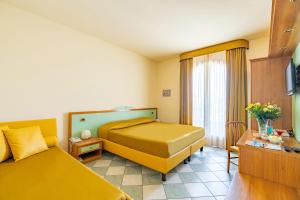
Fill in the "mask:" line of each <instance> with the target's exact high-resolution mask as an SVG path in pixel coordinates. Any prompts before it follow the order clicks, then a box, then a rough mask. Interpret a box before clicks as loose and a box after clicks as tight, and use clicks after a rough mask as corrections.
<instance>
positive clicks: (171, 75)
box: [156, 57, 180, 122]
mask: <svg viewBox="0 0 300 200" xmlns="http://www.w3.org/2000/svg"><path fill="white" fill-rule="evenodd" d="M179 79H180V64H179V57H176V58H171V59H168V60H166V61H163V62H159V63H158V64H157V88H156V89H157V90H156V94H157V107H158V117H159V119H160V120H161V121H166V122H178V121H179ZM163 89H171V96H170V97H163V96H162V90H163Z"/></svg>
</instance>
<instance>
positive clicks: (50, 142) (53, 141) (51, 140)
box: [43, 135, 57, 147]
mask: <svg viewBox="0 0 300 200" xmlns="http://www.w3.org/2000/svg"><path fill="white" fill-rule="evenodd" d="M43 137H44V138H45V141H46V144H47V146H48V147H54V146H56V145H57V137H56V136H54V135H50V136H43Z"/></svg>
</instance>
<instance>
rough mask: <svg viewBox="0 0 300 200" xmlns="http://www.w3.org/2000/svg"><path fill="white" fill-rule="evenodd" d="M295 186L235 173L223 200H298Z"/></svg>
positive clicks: (298, 195)
mask: <svg viewBox="0 0 300 200" xmlns="http://www.w3.org/2000/svg"><path fill="white" fill-rule="evenodd" d="M299 199H300V192H299V191H297V190H296V189H295V188H292V187H288V186H285V185H282V184H278V183H274V182H271V181H267V180H265V179H262V178H258V177H254V176H249V175H246V174H240V173H236V174H235V176H234V178H233V180H232V183H231V185H230V188H229V191H228V193H227V196H226V198H225V200H299Z"/></svg>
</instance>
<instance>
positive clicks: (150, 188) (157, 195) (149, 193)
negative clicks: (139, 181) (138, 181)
mask: <svg viewBox="0 0 300 200" xmlns="http://www.w3.org/2000/svg"><path fill="white" fill-rule="evenodd" d="M166 198H167V197H166V194H165V190H164V187H163V185H147V186H143V199H144V200H150V199H166Z"/></svg>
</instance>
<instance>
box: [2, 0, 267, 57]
mask: <svg viewBox="0 0 300 200" xmlns="http://www.w3.org/2000/svg"><path fill="white" fill-rule="evenodd" d="M6 1H7V2H9V3H11V4H13V5H15V6H17V7H19V8H23V9H26V10H29V11H31V12H33V13H35V14H38V15H41V16H44V17H46V18H48V19H51V20H53V21H56V22H59V23H62V24H64V25H67V26H69V27H72V28H74V29H77V30H80V31H82V32H85V33H88V34H91V35H94V36H96V37H99V38H101V39H103V40H106V41H108V42H110V43H113V44H116V45H118V46H121V47H123V48H126V49H129V50H131V51H134V52H136V53H138V54H141V55H144V56H146V57H148V58H150V59H153V60H156V61H161V60H164V59H166V58H169V57H172V56H174V55H178V54H180V53H182V52H185V51H189V50H193V49H196V48H201V47H205V46H208V45H212V44H217V43H221V42H225V41H229V40H233V39H239V38H246V39H253V38H255V37H261V36H267V35H268V34H269V26H270V21H271V19H270V18H271V6H272V0H6Z"/></svg>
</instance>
